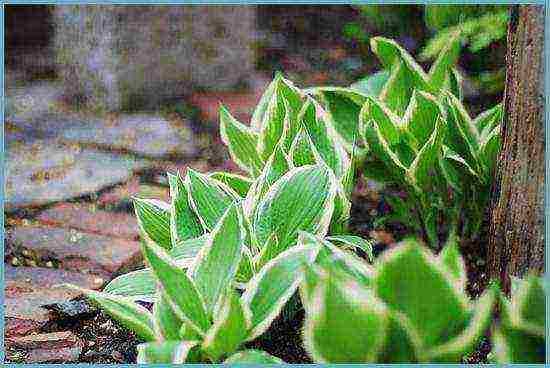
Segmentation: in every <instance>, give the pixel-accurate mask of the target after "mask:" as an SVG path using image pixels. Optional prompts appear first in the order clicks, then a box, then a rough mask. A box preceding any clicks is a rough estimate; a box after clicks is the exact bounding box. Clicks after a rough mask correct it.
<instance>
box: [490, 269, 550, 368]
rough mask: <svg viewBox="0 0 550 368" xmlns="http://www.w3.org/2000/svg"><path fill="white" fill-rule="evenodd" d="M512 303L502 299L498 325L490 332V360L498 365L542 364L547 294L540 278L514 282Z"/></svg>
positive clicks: (544, 349) (544, 353)
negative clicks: (491, 349)
mask: <svg viewBox="0 0 550 368" xmlns="http://www.w3.org/2000/svg"><path fill="white" fill-rule="evenodd" d="M515 283H516V285H513V288H512V289H513V290H512V293H511V294H512V300H511V301H510V300H507V299H505V297H504V296H503V297H502V298H501V304H500V305H501V308H500V323H499V324H498V326H497V327H496V328H495V330H494V331H493V334H492V336H493V339H492V340H493V352H492V355H493V358H494V359H495V360H496V361H497V362H498V363H504V364H506V363H544V362H545V359H546V340H545V332H546V329H545V322H546V295H545V290H544V285H543V279H542V278H539V277H535V276H530V277H528V278H527V279H526V280H519V279H518V280H516V282H515Z"/></svg>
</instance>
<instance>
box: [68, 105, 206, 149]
mask: <svg viewBox="0 0 550 368" xmlns="http://www.w3.org/2000/svg"><path fill="white" fill-rule="evenodd" d="M62 140H63V141H65V142H69V143H78V144H86V145H92V146H94V147H100V148H106V149H111V150H122V151H129V152H132V153H135V154H138V155H141V156H148V157H154V158H158V157H163V156H167V155H170V154H178V155H183V156H192V155H194V154H196V151H197V150H196V148H195V145H194V142H193V134H192V131H191V129H190V127H189V126H188V124H186V123H185V122H184V121H182V120H181V119H175V118H172V119H170V120H168V119H166V118H164V117H162V116H158V115H154V114H133V115H120V116H116V117H112V118H111V119H103V120H93V121H91V122H90V123H89V124H86V125H77V126H74V127H69V128H67V129H65V130H64V132H63V135H62Z"/></svg>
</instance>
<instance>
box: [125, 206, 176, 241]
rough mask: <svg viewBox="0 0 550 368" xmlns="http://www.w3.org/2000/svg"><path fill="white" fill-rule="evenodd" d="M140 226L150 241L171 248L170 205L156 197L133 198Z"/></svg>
mask: <svg viewBox="0 0 550 368" xmlns="http://www.w3.org/2000/svg"><path fill="white" fill-rule="evenodd" d="M133 201H134V210H135V213H136V217H137V219H138V222H139V224H140V226H141V227H142V228H143V230H144V231H145V233H146V234H147V235H148V236H149V238H151V240H152V241H154V242H155V243H157V244H158V245H159V246H161V247H163V248H164V249H170V248H172V240H171V236H170V205H169V204H167V203H164V202H162V201H159V200H156V199H141V198H136V197H134V198H133Z"/></svg>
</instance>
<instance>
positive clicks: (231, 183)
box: [210, 171, 253, 197]
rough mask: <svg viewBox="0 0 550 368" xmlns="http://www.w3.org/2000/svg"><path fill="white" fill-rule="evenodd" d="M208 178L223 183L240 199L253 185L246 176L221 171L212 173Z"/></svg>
mask: <svg viewBox="0 0 550 368" xmlns="http://www.w3.org/2000/svg"><path fill="white" fill-rule="evenodd" d="M210 177H211V178H213V179H216V180H218V181H220V182H222V183H224V184H225V185H227V186H228V187H230V188H231V189H233V190H234V191H235V192H236V193H237V194H238V195H239V196H241V197H245V196H246V193H248V191H249V190H250V187H251V186H252V183H253V180H252V179H250V178H247V177H246V176H242V175H239V174H234V173H228V172H223V171H216V172H213V173H211V174H210Z"/></svg>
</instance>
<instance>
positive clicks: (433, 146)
mask: <svg viewBox="0 0 550 368" xmlns="http://www.w3.org/2000/svg"><path fill="white" fill-rule="evenodd" d="M443 129H444V127H443V123H442V121H441V118H439V119H438V120H437V122H436V124H435V128H434V130H433V132H432V134H431V136H430V138H429V139H428V141H427V142H426V144H424V146H423V147H422V148H421V149H420V151H419V152H418V154H417V155H416V157H415V159H414V161H413V162H412V164H411V166H410V167H409V169H408V170H407V171H408V174H409V178H411V180H412V182H413V184H414V185H415V186H417V188H418V189H419V190H420V193H422V192H423V191H426V190H429V189H430V188H431V186H430V184H431V183H432V182H433V177H434V176H435V175H437V174H438V173H437V172H436V171H435V168H436V163H437V160H438V158H439V157H440V151H441V142H442V140H443V133H444V130H443Z"/></svg>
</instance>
